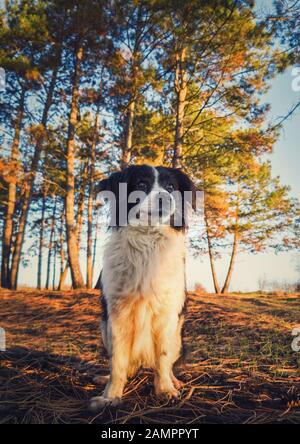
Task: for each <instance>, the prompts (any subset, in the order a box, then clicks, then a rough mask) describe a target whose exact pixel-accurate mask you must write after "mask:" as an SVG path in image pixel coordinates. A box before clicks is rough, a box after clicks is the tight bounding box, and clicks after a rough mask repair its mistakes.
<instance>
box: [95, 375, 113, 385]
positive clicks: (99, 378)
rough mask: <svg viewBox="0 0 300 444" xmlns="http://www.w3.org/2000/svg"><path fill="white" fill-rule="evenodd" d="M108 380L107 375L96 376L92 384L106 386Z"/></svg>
mask: <svg viewBox="0 0 300 444" xmlns="http://www.w3.org/2000/svg"><path fill="white" fill-rule="evenodd" d="M108 380H109V375H96V376H95V377H94V378H93V383H94V384H106V383H107V381H108Z"/></svg>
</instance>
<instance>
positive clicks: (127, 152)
mask: <svg viewBox="0 0 300 444" xmlns="http://www.w3.org/2000/svg"><path fill="white" fill-rule="evenodd" d="M142 9H143V6H142V5H138V12H137V22H136V29H135V40H134V48H133V52H132V69H131V76H132V91H131V95H130V100H129V103H128V109H127V115H126V127H125V143H124V147H123V152H122V159H121V168H122V169H123V168H126V167H127V166H128V165H129V163H130V160H131V156H132V146H133V126H134V117H135V106H136V100H137V93H138V87H137V74H138V69H139V67H138V65H137V56H138V53H139V50H140V43H141V42H140V39H141V32H142V12H143V11H142Z"/></svg>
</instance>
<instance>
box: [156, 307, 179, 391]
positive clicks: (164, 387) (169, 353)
mask: <svg viewBox="0 0 300 444" xmlns="http://www.w3.org/2000/svg"><path fill="white" fill-rule="evenodd" d="M162 320H163V321H164V322H163V323H160V324H159V325H158V329H157V330H156V331H157V334H156V336H157V337H156V374H155V378H154V387H155V392H156V394H157V395H161V394H163V395H166V396H168V397H170V398H176V397H178V395H179V393H178V391H177V390H176V388H175V386H174V383H173V380H172V377H171V376H172V375H173V371H172V367H173V364H174V360H176V359H174V356H175V355H176V356H177V353H175V354H174V346H175V347H176V348H177V342H178V341H177V338H176V332H177V325H178V316H177V315H175V316H167V317H163V318H162Z"/></svg>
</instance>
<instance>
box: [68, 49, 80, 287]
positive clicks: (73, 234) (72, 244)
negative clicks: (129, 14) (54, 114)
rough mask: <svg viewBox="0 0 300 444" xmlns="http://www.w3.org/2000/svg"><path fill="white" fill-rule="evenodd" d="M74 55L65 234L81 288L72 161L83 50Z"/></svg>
mask: <svg viewBox="0 0 300 444" xmlns="http://www.w3.org/2000/svg"><path fill="white" fill-rule="evenodd" d="M77 46H78V47H77V48H76V54H75V70H74V77H73V88H72V101H71V110H70V115H69V126H68V140H67V191H66V199H65V207H66V233H67V247H68V258H69V264H70V269H71V278H72V285H73V288H74V289H76V288H83V287H84V281H83V277H82V273H81V269H80V263H79V249H78V237H77V227H76V223H75V216H74V203H75V177H74V161H75V126H76V123H77V117H78V107H79V104H78V98H79V81H80V68H81V62H82V58H83V48H82V46H81V45H77Z"/></svg>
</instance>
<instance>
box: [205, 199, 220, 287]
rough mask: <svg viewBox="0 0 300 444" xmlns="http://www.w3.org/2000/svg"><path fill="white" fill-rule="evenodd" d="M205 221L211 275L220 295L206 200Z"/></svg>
mask: <svg viewBox="0 0 300 444" xmlns="http://www.w3.org/2000/svg"><path fill="white" fill-rule="evenodd" d="M204 221H205V227H206V236H207V245H208V255H209V262H210V268H211V274H212V278H213V283H214V288H215V293H216V294H219V293H220V285H219V282H218V277H217V272H216V267H215V258H214V254H213V247H212V242H211V236H210V232H209V221H208V215H207V209H206V202H205V199H204Z"/></svg>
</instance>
